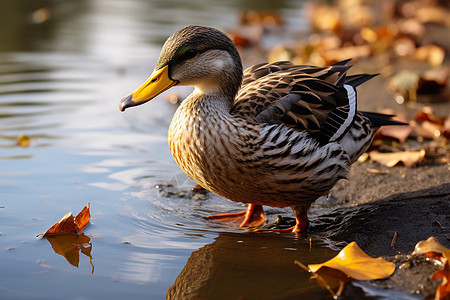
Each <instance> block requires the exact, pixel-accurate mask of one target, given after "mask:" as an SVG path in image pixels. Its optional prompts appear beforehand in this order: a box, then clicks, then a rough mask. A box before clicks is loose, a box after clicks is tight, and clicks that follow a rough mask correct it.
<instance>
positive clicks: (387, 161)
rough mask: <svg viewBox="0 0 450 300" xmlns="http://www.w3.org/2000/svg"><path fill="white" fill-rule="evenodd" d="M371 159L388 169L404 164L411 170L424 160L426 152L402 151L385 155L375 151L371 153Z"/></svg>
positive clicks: (422, 150)
mask: <svg viewBox="0 0 450 300" xmlns="http://www.w3.org/2000/svg"><path fill="white" fill-rule="evenodd" d="M369 157H370V159H371V160H373V161H376V162H378V163H380V164H382V165H385V166H387V167H393V166H395V165H397V164H398V163H400V162H402V163H403V164H404V165H405V167H408V168H410V167H413V166H415V165H417V164H418V163H420V162H422V161H423V160H424V158H425V150H424V149H421V150H419V151H400V152H391V153H383V152H379V151H376V150H374V151H370V152H369Z"/></svg>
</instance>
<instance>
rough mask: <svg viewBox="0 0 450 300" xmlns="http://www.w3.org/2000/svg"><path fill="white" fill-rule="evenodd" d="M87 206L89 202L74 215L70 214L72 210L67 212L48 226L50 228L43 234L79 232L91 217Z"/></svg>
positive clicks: (74, 233) (73, 233) (71, 233)
mask: <svg viewBox="0 0 450 300" xmlns="http://www.w3.org/2000/svg"><path fill="white" fill-rule="evenodd" d="M89 206H90V204H88V205H87V206H85V207H84V208H83V209H82V210H81V211H80V213H79V214H78V215H77V216H76V217H74V216H73V215H72V212H69V213H67V214H66V215H65V216H64V217H62V219H61V220H59V221H58V222H57V223H56V224H55V225H53V226H52V227H50V229H49V230H47V231H46V232H45V233H44V235H43V236H44V237H48V236H53V235H76V234H78V233H80V232H81V230H82V229H83V228H84V227H85V226H86V225H87V224H88V223H89V220H90V219H91V214H90V212H89Z"/></svg>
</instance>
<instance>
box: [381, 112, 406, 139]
mask: <svg viewBox="0 0 450 300" xmlns="http://www.w3.org/2000/svg"><path fill="white" fill-rule="evenodd" d="M384 113H387V114H391V112H384ZM392 119H393V120H395V121H400V122H404V123H408V117H407V116H406V115H397V116H395V117H393V118H392ZM412 131H413V128H412V126H410V125H405V126H382V127H381V128H380V129H378V131H377V134H376V138H375V139H377V138H391V139H396V140H398V141H399V142H400V143H404V142H405V141H406V140H407V139H408V137H409V135H410V134H411V132H412Z"/></svg>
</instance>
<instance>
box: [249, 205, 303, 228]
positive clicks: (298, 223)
mask: <svg viewBox="0 0 450 300" xmlns="http://www.w3.org/2000/svg"><path fill="white" fill-rule="evenodd" d="M291 208H292V210H293V211H294V213H295V226H292V227H289V228H283V229H276V228H275V229H263V228H261V229H255V230H254V231H256V232H264V231H265V232H292V233H300V232H305V231H307V230H308V226H309V219H308V208H309V207H304V206H291Z"/></svg>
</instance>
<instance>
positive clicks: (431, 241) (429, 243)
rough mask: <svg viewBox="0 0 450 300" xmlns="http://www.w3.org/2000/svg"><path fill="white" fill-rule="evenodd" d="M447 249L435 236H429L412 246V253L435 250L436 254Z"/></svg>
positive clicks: (424, 252) (417, 253)
mask: <svg viewBox="0 0 450 300" xmlns="http://www.w3.org/2000/svg"><path fill="white" fill-rule="evenodd" d="M447 250H449V249H447V248H445V247H444V246H442V244H441V243H439V241H438V240H437V239H436V238H435V237H430V238H428V240H426V241H420V242H418V243H417V244H416V247H415V248H414V252H413V253H412V254H413V255H420V254H426V253H428V252H436V253H438V254H442V253H444V252H445V251H447Z"/></svg>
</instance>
